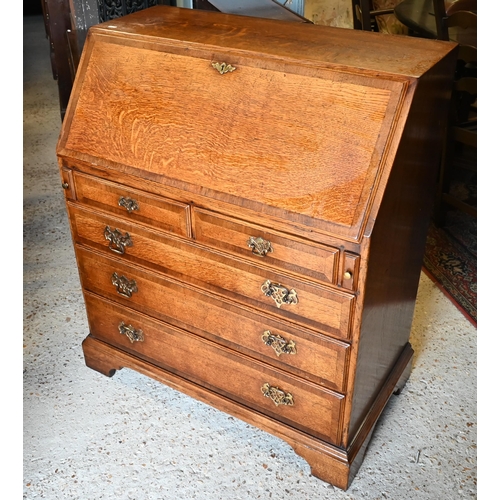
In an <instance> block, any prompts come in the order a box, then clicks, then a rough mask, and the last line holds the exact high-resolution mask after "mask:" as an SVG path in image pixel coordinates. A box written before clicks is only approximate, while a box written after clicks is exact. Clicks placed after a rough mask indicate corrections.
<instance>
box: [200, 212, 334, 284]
mask: <svg viewBox="0 0 500 500" xmlns="http://www.w3.org/2000/svg"><path fill="white" fill-rule="evenodd" d="M193 229H194V238H195V239H196V240H197V241H199V242H200V243H204V244H206V245H209V246H211V247H214V248H217V249H219V250H221V251H223V252H229V253H232V254H235V255H241V256H242V257H244V258H246V259H251V260H253V261H256V262H257V263H258V264H262V265H269V266H273V267H275V268H276V269H281V270H284V271H290V272H293V273H298V274H301V275H303V276H306V277H308V278H313V279H315V280H320V281H326V282H327V283H335V282H336V279H337V277H336V275H337V268H338V255H339V250H338V249H336V248H329V247H326V246H322V245H318V244H314V243H312V242H306V241H303V240H301V239H299V238H294V237H291V236H285V235H283V234H280V233H278V232H276V231H272V230H270V229H266V228H263V227H260V226H258V225H255V224H250V223H247V222H245V223H243V222H241V221H238V220H235V219H233V218H230V217H227V216H223V215H220V214H215V213H212V212H210V211H207V210H202V209H200V208H195V209H194V210H193Z"/></svg>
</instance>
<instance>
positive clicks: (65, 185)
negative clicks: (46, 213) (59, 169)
mask: <svg viewBox="0 0 500 500" xmlns="http://www.w3.org/2000/svg"><path fill="white" fill-rule="evenodd" d="M61 186H62V188H63V189H69V184H68V183H67V182H63V183H62V184H61Z"/></svg>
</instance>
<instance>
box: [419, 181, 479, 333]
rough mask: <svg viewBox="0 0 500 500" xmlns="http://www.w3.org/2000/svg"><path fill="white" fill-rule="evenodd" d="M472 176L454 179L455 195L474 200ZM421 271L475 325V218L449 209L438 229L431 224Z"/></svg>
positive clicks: (474, 183)
mask: <svg viewBox="0 0 500 500" xmlns="http://www.w3.org/2000/svg"><path fill="white" fill-rule="evenodd" d="M476 187H477V181H476V175H475V173H471V172H470V171H469V173H467V172H465V174H463V173H462V176H461V177H459V178H458V179H456V182H455V185H454V186H453V189H455V194H457V193H462V196H461V198H462V199H463V200H467V201H468V202H469V203H475V201H476ZM424 271H425V272H426V274H427V275H428V276H429V277H430V278H431V279H433V280H434V281H435V282H436V283H437V284H438V285H439V286H440V287H441V289H442V290H443V291H444V293H446V295H448V297H450V299H451V300H452V301H453V302H454V303H455V304H456V306H457V307H458V308H459V309H460V310H461V311H462V312H463V314H464V315H465V316H466V317H467V318H468V319H469V320H470V321H471V323H473V324H474V325H475V326H477V218H476V217H472V216H470V215H467V214H464V213H463V212H460V211H458V210H449V211H448V213H447V214H446V218H445V222H444V224H443V225H442V226H441V227H436V225H435V224H434V223H431V227H430V228H429V232H428V234H427V244H426V249H425V255H424Z"/></svg>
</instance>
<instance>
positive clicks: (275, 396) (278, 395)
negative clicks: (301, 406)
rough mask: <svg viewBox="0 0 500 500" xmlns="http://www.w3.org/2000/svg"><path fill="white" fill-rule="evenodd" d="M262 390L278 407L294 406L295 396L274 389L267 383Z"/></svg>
mask: <svg viewBox="0 0 500 500" xmlns="http://www.w3.org/2000/svg"><path fill="white" fill-rule="evenodd" d="M260 390H261V391H262V394H264V396H265V397H266V398H271V399H272V401H273V403H274V404H275V405H276V406H279V405H285V406H293V396H292V395H291V394H290V393H289V392H284V391H282V390H281V389H278V388H277V387H273V386H272V385H269V384H267V383H266V384H264V385H263V386H262V387H261V389H260Z"/></svg>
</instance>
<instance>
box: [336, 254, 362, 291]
mask: <svg viewBox="0 0 500 500" xmlns="http://www.w3.org/2000/svg"><path fill="white" fill-rule="evenodd" d="M359 261H360V258H359V255H355V254H352V253H349V252H344V253H343V259H342V262H343V266H342V270H341V275H340V283H339V285H340V286H341V287H342V288H346V289H347V290H351V291H355V290H357V288H358V274H359Z"/></svg>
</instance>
